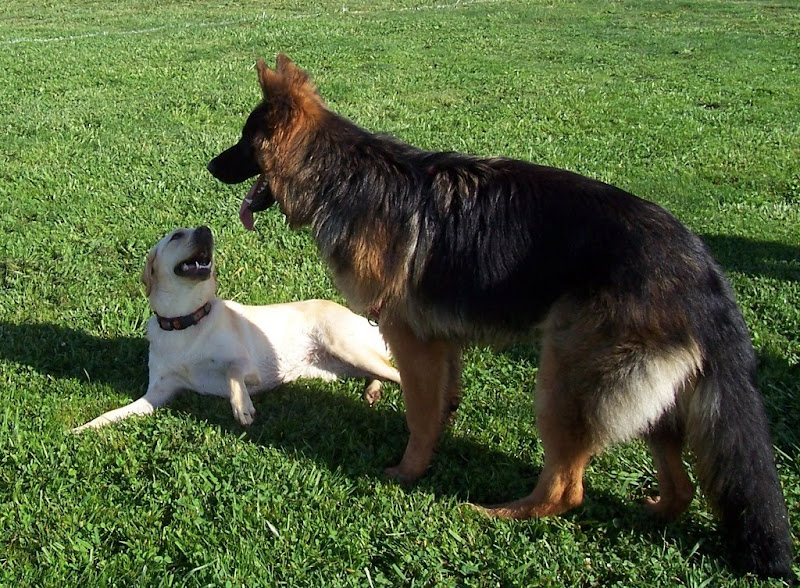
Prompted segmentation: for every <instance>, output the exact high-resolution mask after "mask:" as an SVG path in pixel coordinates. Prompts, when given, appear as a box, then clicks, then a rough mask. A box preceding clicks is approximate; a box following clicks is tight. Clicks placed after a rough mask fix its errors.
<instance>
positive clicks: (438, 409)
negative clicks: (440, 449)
mask: <svg viewBox="0 0 800 588" xmlns="http://www.w3.org/2000/svg"><path fill="white" fill-rule="evenodd" d="M381 331H382V333H383V336H384V338H385V339H386V341H387V343H388V344H389V347H390V348H391V350H392V355H393V357H394V359H395V361H396V362H397V367H398V369H399V370H400V378H401V380H402V386H403V400H404V401H405V405H406V423H407V424H408V430H409V433H410V436H409V439H408V445H406V450H405V453H404V454H403V459H402V460H400V463H399V464H397V465H396V466H394V467H391V468H389V469H387V470H386V473H387V474H388V475H389V476H391V477H393V478H398V479H400V480H402V481H404V482H413V481H414V480H416V479H417V478H419V477H420V476H421V475H422V474H424V473H425V471H426V470H427V469H428V466H429V465H430V462H431V459H432V458H433V450H434V448H435V447H436V443H437V442H438V441H439V436H440V435H441V432H442V425H443V414H444V408H445V397H446V388H447V382H448V369H447V368H448V364H447V357H448V353H449V352H450V349H451V345H450V344H449V343H447V342H445V341H421V340H420V339H419V338H418V337H417V336H416V335H415V334H414V332H413V331H412V330H411V328H410V327H409V326H408V324H406V323H405V322H404V321H402V320H397V319H395V320H382V321H381Z"/></svg>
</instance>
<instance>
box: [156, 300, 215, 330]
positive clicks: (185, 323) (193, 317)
mask: <svg viewBox="0 0 800 588" xmlns="http://www.w3.org/2000/svg"><path fill="white" fill-rule="evenodd" d="M209 312H211V301H210V300H209V301H208V302H206V303H205V304H204V305H203V306H201V307H200V308H198V309H197V310H195V311H194V312H193V313H192V314H187V315H184V316H176V317H174V318H165V317H163V316H159V315H156V318H157V319H158V326H159V327H161V328H162V329H164V330H165V331H182V330H183V329H188V328H189V327H191V326H193V325H196V324H197V323H199V322H200V321H201V320H203V319H204V318H205V317H206V316H208V313H209Z"/></svg>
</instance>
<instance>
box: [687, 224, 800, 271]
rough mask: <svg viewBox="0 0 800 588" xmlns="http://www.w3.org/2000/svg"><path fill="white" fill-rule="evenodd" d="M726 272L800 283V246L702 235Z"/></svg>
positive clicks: (726, 236) (725, 236) (734, 237)
mask: <svg viewBox="0 0 800 588" xmlns="http://www.w3.org/2000/svg"><path fill="white" fill-rule="evenodd" d="M700 237H701V238H702V239H703V241H705V243H706V244H707V245H708V247H709V248H710V249H711V251H712V253H713V254H714V258H715V259H716V260H717V261H718V262H719V263H720V264H721V265H722V267H723V268H725V269H726V270H734V271H737V272H741V273H744V274H747V275H749V276H764V277H767V278H776V279H779V280H786V281H791V282H800V247H795V246H793V245H786V244H785V243H777V242H775V241H760V240H756V239H748V238H746V237H736V236H731V235H701V236H700Z"/></svg>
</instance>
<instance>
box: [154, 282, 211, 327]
mask: <svg viewBox="0 0 800 588" xmlns="http://www.w3.org/2000/svg"><path fill="white" fill-rule="evenodd" d="M216 290H217V285H216V281H215V280H214V278H213V277H211V278H209V279H207V280H204V281H203V282H198V283H195V284H193V285H192V286H191V287H189V286H186V285H184V284H178V287H176V288H174V289H167V288H164V287H163V285H162V284H158V285H156V287H155V288H153V291H152V292H150V296H149V297H148V301H149V302H150V308H151V310H152V311H153V312H154V313H155V314H157V315H158V316H160V317H164V318H174V317H180V316H186V315H190V314H192V313H194V312H195V311H197V309H199V308H202V307H203V306H204V305H205V304H206V303H208V302H211V303H213V302H214V300H215V299H216Z"/></svg>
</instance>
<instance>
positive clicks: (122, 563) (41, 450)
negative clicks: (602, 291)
mask: <svg viewBox="0 0 800 588" xmlns="http://www.w3.org/2000/svg"><path fill="white" fill-rule="evenodd" d="M343 7H346V8H347V10H343ZM798 30H800V12H798V10H797V7H796V6H794V4H793V3H790V2H785V3H780V2H772V1H769V0H762V1H759V0H753V1H748V2H745V1H741V2H738V1H734V2H729V1H728V2H723V1H717V0H707V1H706V0H684V1H680V2H678V1H670V0H667V1H663V0H659V1H657V2H656V1H650V0H622V1H619V2H600V1H591V0H590V1H586V2H550V1H545V0H535V1H526V2H522V1H512V0H486V1H482V2H481V1H476V2H469V1H466V2H461V3H457V2H448V1H447V0H445V1H444V2H442V5H441V6H434V3H432V2H431V3H429V2H420V1H415V0H403V1H401V2H397V1H391V2H390V1H389V0H377V1H369V2H367V1H366V0H359V1H353V2H351V1H347V2H342V1H338V2H332V1H322V0H320V1H317V2H313V3H308V2H299V1H280V0H274V1H270V0H260V1H259V2H254V1H251V0H247V1H245V2H237V3H232V2H207V1H202V0H198V1H194V2H171V1H161V2H150V1H145V0H142V1H136V2H120V1H117V2H98V1H89V0H74V1H72V2H58V1H55V0H51V1H48V2H46V3H31V2H23V1H22V0H6V2H5V3H4V4H3V6H2V7H0V72H2V73H0V104H2V107H0V128H2V129H4V133H3V136H2V138H1V139H0V288H1V289H0V390H2V393H0V585H4V586H34V585H35V586H75V585H87V586H102V585H109V586H120V585H125V586H129V585H144V586H161V585H164V586H171V585H178V586H184V585H189V586H194V585H198V586H199V585H212V586H225V585H231V586H239V585H247V586H255V585H271V586H276V585H284V584H285V585H294V586H312V585H322V584H325V585H350V586H373V585H374V586H381V585H398V586H401V585H412V584H413V585H417V586H427V585H451V586H461V585H473V586H512V585H519V586H523V585H525V586H531V585H544V586H547V585H550V586H562V585H598V586H613V585H618V586H673V585H685V586H711V585H722V584H726V585H727V584H732V585H736V584H739V585H744V584H746V583H747V582H746V581H745V580H742V579H736V578H735V577H734V576H732V575H731V573H730V570H729V567H728V566H727V564H726V561H725V550H724V548H723V547H722V543H721V541H720V537H719V536H718V534H717V533H716V530H715V529H716V525H715V520H714V518H713V517H712V516H711V514H710V511H709V509H708V507H707V505H706V504H705V502H704V501H703V500H702V498H700V499H696V500H695V501H694V502H693V504H692V507H691V509H690V511H689V512H688V514H687V516H686V517H685V518H684V519H683V520H681V521H680V522H679V523H677V524H674V525H670V526H667V527H660V526H658V525H656V524H654V523H653V522H651V521H650V520H649V519H647V518H646V517H645V516H644V515H643V514H642V513H640V511H639V509H638V507H637V503H638V502H640V501H641V500H642V499H643V498H644V497H645V496H647V495H649V494H651V493H653V492H654V491H655V486H656V484H655V479H654V475H653V468H652V464H651V462H650V458H649V456H648V454H647V452H646V450H645V449H644V447H643V446H642V445H641V444H632V445H628V446H624V447H618V448H615V449H613V450H611V451H609V452H608V453H606V454H605V455H603V456H601V457H599V458H598V459H596V460H595V461H594V462H593V464H592V465H591V467H590V469H589V471H588V473H587V476H586V484H587V491H588V500H587V502H586V504H585V505H584V506H582V507H580V508H578V509H576V510H575V511H574V512H571V513H569V514H567V515H565V516H562V517H558V518H553V519H547V520H539V521H527V522H507V521H498V520H487V519H484V518H483V517H481V516H479V515H478V514H476V513H475V512H473V511H471V510H470V509H469V508H467V507H465V506H464V504H465V502H467V501H476V502H483V501H486V502H494V501H501V500H506V499H511V498H516V497H519V496H521V495H523V494H525V493H527V492H528V491H529V490H530V489H531V488H532V486H533V484H534V482H535V479H536V475H537V472H538V469H539V467H540V466H541V460H542V452H541V447H540V444H539V442H538V437H537V435H536V432H535V423H534V414H533V405H532V402H531V397H530V391H531V390H532V387H533V384H534V381H535V376H536V359H535V354H534V353H530V352H528V351H526V350H522V349H514V350H511V351H510V352H506V353H493V352H491V351H489V350H484V349H475V350H471V351H470V352H469V353H468V356H467V360H466V365H465V374H464V387H465V401H464V404H463V405H462V410H461V412H460V413H459V416H458V418H457V420H456V422H455V423H454V425H453V426H452V427H451V428H450V429H449V431H448V432H447V433H446V435H445V437H444V439H443V441H442V443H441V447H440V450H439V452H438V455H437V458H436V460H435V463H434V465H433V467H432V469H431V471H430V473H429V474H428V475H427V476H426V477H425V478H424V479H423V480H422V481H421V482H420V483H418V484H416V485H414V486H412V487H409V488H404V487H401V486H398V485H396V484H394V483H392V482H391V481H389V480H388V479H386V478H385V477H384V476H383V475H382V474H381V472H382V469H383V467H384V466H387V465H390V464H392V463H393V462H395V461H396V460H398V459H399V457H400V455H401V453H402V449H403V446H404V442H405V437H406V433H405V424H404V420H403V412H402V411H403V408H402V401H401V399H400V393H399V391H398V390H397V388H390V389H389V390H388V391H387V393H386V394H385V399H384V401H383V402H382V403H381V404H380V405H379V406H377V407H376V408H374V409H372V410H370V409H367V408H366V407H364V406H363V405H362V404H361V403H360V401H359V394H360V383H358V382H342V383H337V384H330V385H329V384H323V383H320V382H307V383H303V384H300V385H293V386H287V387H285V388H283V389H280V390H278V391H275V392H274V393H271V394H268V395H266V396H263V397H261V398H259V399H258V400H257V401H256V408H257V410H258V420H257V422H256V423H255V424H254V425H253V426H252V427H251V428H250V429H248V430H244V429H242V428H241V427H239V426H238V425H236V424H235V422H234V420H233V418H232V415H231V414H230V408H229V405H228V403H227V402H226V401H224V400H215V399H211V400H209V399H203V398H199V397H197V396H193V395H187V396H185V397H184V398H182V399H181V400H180V401H178V402H177V403H175V404H174V405H173V406H171V407H170V408H167V409H164V410H161V411H159V412H158V413H157V414H156V415H155V416H154V417H152V418H149V419H140V420H131V421H129V422H126V423H122V424H120V425H119V426H115V427H111V428H108V429H106V430H103V431H100V432H97V433H92V434H87V435H82V436H79V437H76V436H72V435H68V434H66V431H67V430H68V429H69V428H70V427H73V426H75V425H78V424H81V423H83V422H85V421H87V420H89V419H90V418H93V417H95V416H97V415H98V414H99V413H100V412H102V411H104V410H107V409H110V408H112V407H116V406H119V405H121V404H123V403H126V402H128V401H130V400H131V399H132V398H135V397H137V396H139V395H140V394H142V393H143V392H144V389H145V387H146V383H147V366H146V364H147V344H146V342H145V340H144V339H143V337H144V323H145V321H146V320H147V318H148V316H149V311H148V308H147V304H146V300H145V299H144V297H143V293H142V289H141V286H140V284H139V282H138V279H139V274H140V271H141V267H142V264H143V263H144V257H145V255H146V252H147V250H148V249H149V248H150V247H151V246H152V245H153V244H154V243H155V241H156V240H157V239H158V238H159V237H160V236H161V235H162V234H164V233H165V232H166V231H168V230H169V229H171V228H174V227H175V226H181V225H183V226H194V225H197V224H201V223H204V224H208V225H209V226H211V227H212V228H213V229H214V231H215V233H216V235H217V239H218V248H219V249H218V256H219V257H218V269H219V275H220V294H221V295H222V296H223V297H226V298H235V299H237V300H239V301H242V302H246V303H253V304H262V303H272V302H278V301H286V300H296V299H302V298H309V297H326V298H333V299H337V300H341V298H340V297H339V295H338V294H337V293H336V292H335V290H334V289H333V286H332V283H331V281H330V278H329V276H328V273H327V271H326V269H325V268H324V266H323V264H322V263H321V261H320V260H319V258H318V256H317V255H316V251H315V248H314V246H313V244H312V243H311V241H310V239H309V236H308V234H307V233H306V232H290V231H289V230H288V229H287V228H286V227H285V225H284V222H283V219H282V218H281V216H280V215H279V213H278V211H277V210H272V211H270V212H267V213H264V214H262V215H261V216H260V217H259V218H258V221H257V231H256V232H255V233H247V232H245V231H244V230H243V229H242V228H241V227H240V226H239V223H238V219H237V217H236V212H237V210H238V202H239V200H240V198H241V196H242V190H241V188H240V187H238V188H237V187H227V186H223V185H221V184H220V183H218V182H216V181H214V180H213V179H212V178H211V177H210V175H209V174H208V173H207V172H206V171H205V169H204V166H205V163H206V162H207V161H208V159H209V158H210V157H211V156H213V155H214V154H216V153H217V152H218V151H219V150H220V149H222V148H223V147H226V146H228V145H229V144H230V143H231V142H232V141H234V140H235V139H236V137H237V136H238V133H239V131H240V128H241V124H242V121H243V119H244V116H245V115H246V113H248V112H249V110H250V108H251V107H252V106H253V105H254V104H255V103H256V102H257V101H258V99H259V92H258V88H257V86H256V80H255V73H254V71H253V62H254V60H255V58H256V57H259V56H262V57H265V58H267V59H268V60H269V61H271V60H273V59H274V56H275V54H277V53H278V52H279V51H284V52H286V53H288V54H289V55H290V56H291V57H292V58H293V59H294V60H295V61H296V62H297V63H298V64H299V65H301V66H303V67H306V68H307V69H309V70H310V71H311V73H312V74H313V75H314V78H315V81H316V82H317V84H318V85H319V87H320V89H321V92H322V94H323V95H324V96H325V97H326V99H327V100H328V102H329V104H330V105H331V107H332V108H333V109H335V110H338V111H340V112H342V113H343V114H345V115H347V116H349V117H351V118H352V119H354V120H355V121H357V122H358V123H359V124H361V125H363V126H365V127H368V128H370V129H373V130H381V131H387V132H390V133H393V134H395V135H397V136H399V137H401V138H403V139H405V140H407V141H409V142H411V143H414V144H417V145H420V146H422V147H427V148H435V149H442V150H446V149H458V150H461V151H466V152H470V153H474V154H479V155H492V154H504V155H510V156H515V157H520V158H524V159H530V160H535V161H537V162H540V163H545V164H549V165H556V166H560V167H566V168H569V169H572V170H575V171H578V172H581V173H584V174H588V175H590V176H593V177H597V178H600V179H603V180H605V181H609V182H612V183H615V184H617V185H619V186H621V187H623V188H626V189H628V190H630V191H633V192H635V193H637V194H639V195H641V196H643V197H645V198H648V199H651V200H654V201H656V202H659V203H661V204H663V205H665V206H667V207H668V208H670V209H671V210H672V211H673V212H674V213H675V214H676V215H677V216H678V217H679V218H681V219H682V220H683V221H684V222H686V223H687V224H688V225H689V226H690V227H691V228H692V229H694V230H695V231H696V232H698V233H699V234H701V235H702V236H703V237H704V238H705V239H706V240H707V242H708V243H709V245H710V246H711V248H712V250H713V251H714V253H715V255H716V256H717V258H718V259H719V261H720V262H721V263H722V264H723V266H724V267H725V269H726V271H727V272H728V275H729V276H730V278H731V280H732V282H733V284H734V286H735V288H736V291H737V294H738V296H739V301H740V303H741V306H742V308H743V310H744V313H745V317H746V319H747V322H748V325H749V327H750V329H751V332H752V335H753V339H754V342H755V345H756V349H757V352H758V355H759V360H760V371H759V382H760V386H761V389H762V391H763V393H764V396H765V398H766V403H767V408H768V413H769V419H770V423H771V426H772V431H773V440H774V443H775V446H776V452H777V461H778V467H779V470H780V475H781V479H782V482H783V485H784V490H785V494H786V498H787V501H788V504H789V509H790V512H791V513H793V517H792V524H793V530H794V535H795V537H800V517H797V516H796V514H797V512H798V506H799V505H800V468H798V458H800V434H798V429H799V428H800V367H799V366H798V364H799V363H800V335H799V333H800V166H798V162H800V85H799V84H798V83H797V80H798V79H800V38H799V37H798V33H797V31H798ZM795 570H796V571H798V567H797V566H795Z"/></svg>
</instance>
